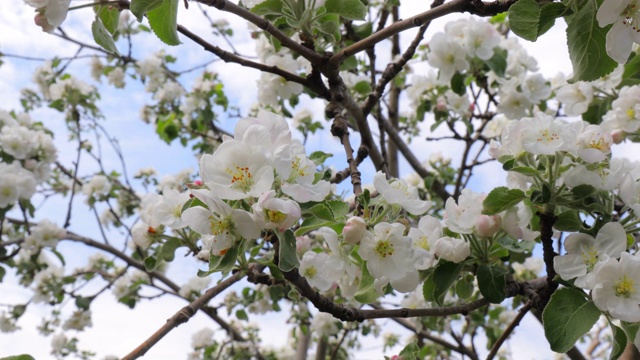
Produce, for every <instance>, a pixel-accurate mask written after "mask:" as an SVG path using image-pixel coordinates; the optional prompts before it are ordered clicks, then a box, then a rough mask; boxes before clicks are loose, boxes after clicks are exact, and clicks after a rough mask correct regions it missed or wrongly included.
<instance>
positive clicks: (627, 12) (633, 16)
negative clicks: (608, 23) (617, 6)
mask: <svg viewBox="0 0 640 360" xmlns="http://www.w3.org/2000/svg"><path fill="white" fill-rule="evenodd" d="M638 10H640V9H638V4H637V3H636V2H632V3H630V4H629V5H627V7H626V8H625V9H624V10H622V15H623V16H624V20H623V21H622V23H623V24H624V25H625V26H630V27H631V28H632V29H633V30H636V31H638V24H637V23H638V12H639V11H638Z"/></svg>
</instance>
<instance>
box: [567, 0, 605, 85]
mask: <svg viewBox="0 0 640 360" xmlns="http://www.w3.org/2000/svg"><path fill="white" fill-rule="evenodd" d="M597 11H598V2H597V1H596V0H587V1H585V2H584V4H583V5H582V7H581V8H580V9H579V10H578V11H577V12H576V13H575V14H574V15H572V16H570V17H567V18H566V20H567V43H568V45H569V58H571V64H572V65H573V77H572V78H571V79H570V80H569V82H575V81H580V80H581V81H593V80H597V79H599V78H601V77H603V76H605V75H607V74H609V73H610V72H612V71H613V69H615V68H616V66H617V65H618V63H616V62H615V61H614V60H612V59H611V58H610V57H609V55H607V52H606V49H605V42H606V40H605V38H606V34H607V31H609V29H610V28H611V26H607V27H605V28H601V27H600V26H599V25H598V22H597V21H596V13H597Z"/></svg>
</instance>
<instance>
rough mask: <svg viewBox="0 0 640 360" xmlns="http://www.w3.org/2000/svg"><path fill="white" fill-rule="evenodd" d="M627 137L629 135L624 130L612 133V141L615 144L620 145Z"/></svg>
mask: <svg viewBox="0 0 640 360" xmlns="http://www.w3.org/2000/svg"><path fill="white" fill-rule="evenodd" d="M626 137H627V134H626V133H625V132H624V131H622V130H614V131H612V132H611V139H613V142H614V143H615V144H620V143H621V142H623V141H624V139H625V138H626Z"/></svg>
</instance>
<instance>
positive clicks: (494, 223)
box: [476, 215, 502, 237]
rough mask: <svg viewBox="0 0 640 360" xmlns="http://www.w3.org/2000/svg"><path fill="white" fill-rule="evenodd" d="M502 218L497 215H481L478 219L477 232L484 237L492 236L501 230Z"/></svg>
mask: <svg viewBox="0 0 640 360" xmlns="http://www.w3.org/2000/svg"><path fill="white" fill-rule="evenodd" d="M501 220H502V219H501V218H500V217H499V216H497V215H493V216H489V215H480V216H479V217H478V219H477V220H476V232H477V233H478V235H480V236H483V237H491V236H493V235H495V234H496V233H497V232H498V230H500V223H501Z"/></svg>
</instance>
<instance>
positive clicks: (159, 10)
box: [147, 0, 181, 45]
mask: <svg viewBox="0 0 640 360" xmlns="http://www.w3.org/2000/svg"><path fill="white" fill-rule="evenodd" d="M179 3H180V2H179V0H163V2H162V5H160V6H158V7H155V8H154V9H153V10H148V12H147V18H148V19H149V26H151V30H153V33H154V34H156V36H157V37H158V39H160V40H161V41H162V42H163V43H165V44H167V45H179V44H181V42H180V39H178V4H179Z"/></svg>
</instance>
